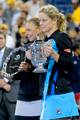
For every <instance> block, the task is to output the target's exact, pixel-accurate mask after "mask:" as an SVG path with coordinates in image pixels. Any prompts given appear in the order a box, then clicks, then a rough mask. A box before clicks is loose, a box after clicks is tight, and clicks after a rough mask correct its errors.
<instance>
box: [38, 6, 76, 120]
mask: <svg viewBox="0 0 80 120" xmlns="http://www.w3.org/2000/svg"><path fill="white" fill-rule="evenodd" d="M39 20H40V28H41V30H42V32H43V33H44V34H45V35H46V39H45V41H46V43H47V44H45V46H44V48H43V51H44V54H45V56H46V57H47V58H48V71H47V75H46V80H45V81H46V82H45V85H44V92H43V100H44V101H43V103H44V104H43V108H42V113H41V117H40V119H41V120H44V119H46V120H52V119H56V118H63V117H70V116H76V115H78V113H77V112H76V113H75V114H70V116H69V114H68V111H69V108H70V106H68V110H67V112H66V113H67V115H66V113H65V115H63V113H64V111H63V112H62V111H61V109H64V107H67V106H66V104H67V105H68V102H70V101H68V102H67V103H65V106H64V107H63V108H61V109H58V110H57V111H56V112H55V113H54V112H53V118H52V119H51V118H49V117H50V114H51V111H49V112H48V110H49V109H50V110H51V109H52V105H50V104H49V105H50V106H51V107H50V106H49V109H47V108H46V107H47V104H46V103H49V101H48V102H46V100H48V98H49V97H48V95H49V96H50V95H57V96H58V95H62V94H66V93H70V92H72V89H71V87H70V86H69V85H70V81H69V75H70V72H71V69H72V67H73V59H72V53H71V47H72V43H71V40H70V38H69V37H68V35H67V34H66V19H65V16H64V15H63V14H62V13H61V12H59V10H58V9H57V8H56V7H55V6H52V5H46V6H43V7H42V8H41V9H40V13H39ZM49 43H50V44H49ZM54 45H55V46H54ZM46 83H47V84H48V85H47V84H46ZM71 94H72V93H71ZM46 96H47V99H46ZM53 101H54V99H53ZM53 101H52V102H53ZM58 101H59V99H57V101H55V103H53V108H54V107H55V104H56V103H57V102H58ZM59 102H60V101H59ZM45 104H46V106H45ZM71 104H72V103H71ZM46 109H47V110H46ZM73 109H75V108H73ZM76 110H77V109H76ZM48 114H49V116H48ZM64 119H65V118H64Z"/></svg>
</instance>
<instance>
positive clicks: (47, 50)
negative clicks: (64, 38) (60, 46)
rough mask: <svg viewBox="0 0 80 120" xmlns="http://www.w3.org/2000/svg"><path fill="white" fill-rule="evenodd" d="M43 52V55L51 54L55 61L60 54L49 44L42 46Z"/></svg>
mask: <svg viewBox="0 0 80 120" xmlns="http://www.w3.org/2000/svg"><path fill="white" fill-rule="evenodd" d="M43 53H44V55H45V57H49V56H51V57H53V59H54V60H55V61H56V62H58V60H59V57H60V55H59V54H58V53H57V52H56V51H55V50H53V48H52V46H51V45H47V46H44V47H43Z"/></svg>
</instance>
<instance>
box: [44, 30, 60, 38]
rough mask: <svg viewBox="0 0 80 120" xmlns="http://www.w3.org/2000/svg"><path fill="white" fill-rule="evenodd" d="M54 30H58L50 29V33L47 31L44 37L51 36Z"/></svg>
mask: <svg viewBox="0 0 80 120" xmlns="http://www.w3.org/2000/svg"><path fill="white" fill-rule="evenodd" d="M56 30H58V28H52V29H51V30H50V31H48V32H47V33H46V35H47V36H48V37H49V36H50V35H52V33H54V32H55V31H56Z"/></svg>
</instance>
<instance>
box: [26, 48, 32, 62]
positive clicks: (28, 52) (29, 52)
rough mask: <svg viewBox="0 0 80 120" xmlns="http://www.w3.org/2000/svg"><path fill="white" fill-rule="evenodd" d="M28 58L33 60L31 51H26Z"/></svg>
mask: <svg viewBox="0 0 80 120" xmlns="http://www.w3.org/2000/svg"><path fill="white" fill-rule="evenodd" d="M26 57H27V59H29V60H31V50H28V51H26Z"/></svg>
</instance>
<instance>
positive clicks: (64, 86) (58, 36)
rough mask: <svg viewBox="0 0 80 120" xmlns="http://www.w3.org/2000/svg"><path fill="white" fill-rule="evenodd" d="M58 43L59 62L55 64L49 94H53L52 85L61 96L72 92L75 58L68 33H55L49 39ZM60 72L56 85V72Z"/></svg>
mask: <svg viewBox="0 0 80 120" xmlns="http://www.w3.org/2000/svg"><path fill="white" fill-rule="evenodd" d="M51 38H53V39H54V40H55V41H56V45H57V48H58V53H59V55H60V57H59V60H58V62H57V63H56V62H55V64H54V66H53V68H52V73H51V77H50V83H49V90H48V94H50V92H51V88H52V84H54V85H55V89H54V93H55V94H61V93H67V92H70V91H72V89H71V87H70V80H69V74H70V71H71V69H72V67H73V58H72V53H71V48H72V42H71V40H70V38H69V37H68V35H67V34H66V33H62V32H60V31H59V30H57V31H55V32H54V33H53V34H52V35H51V36H50V37H49V38H47V39H46V40H49V39H51ZM56 71H58V77H57V80H56V83H55V82H54V80H53V76H54V74H55V72H56Z"/></svg>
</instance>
